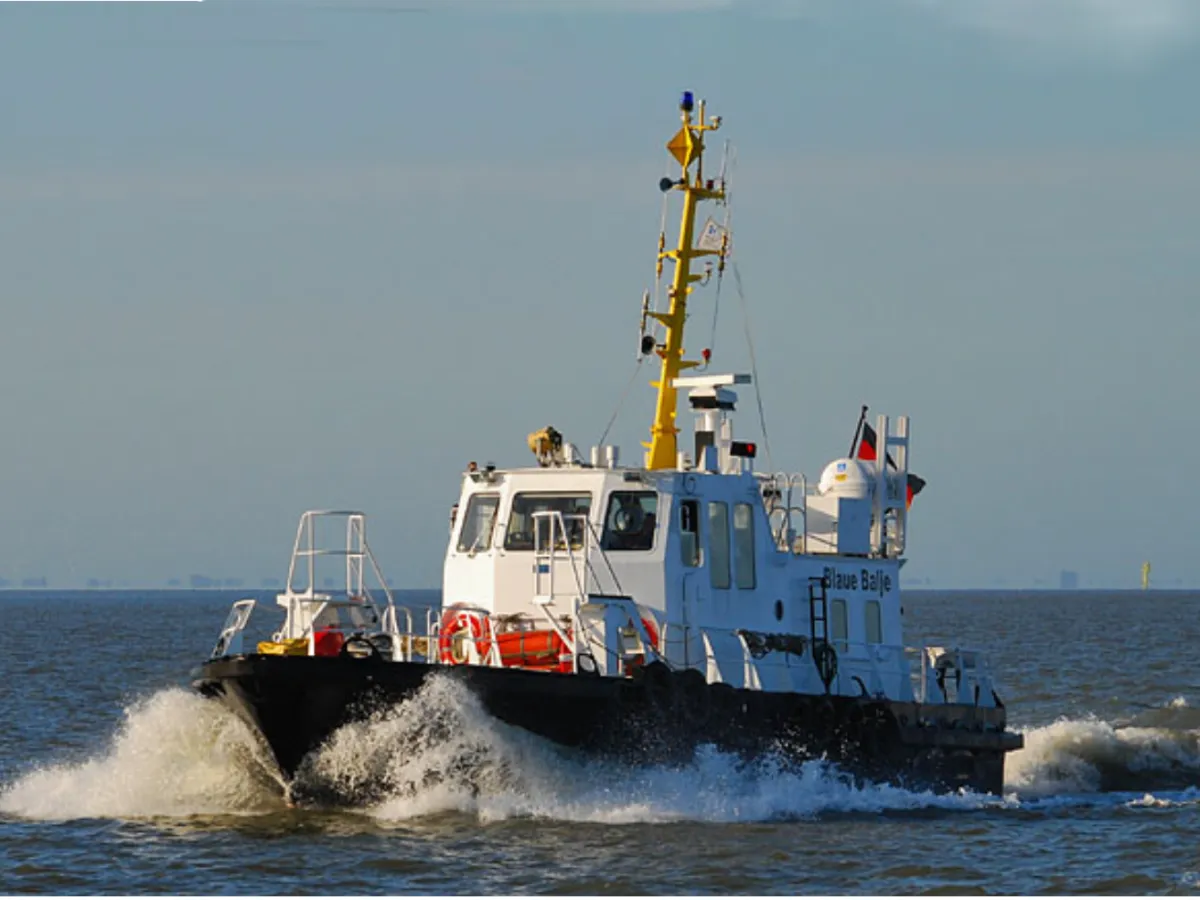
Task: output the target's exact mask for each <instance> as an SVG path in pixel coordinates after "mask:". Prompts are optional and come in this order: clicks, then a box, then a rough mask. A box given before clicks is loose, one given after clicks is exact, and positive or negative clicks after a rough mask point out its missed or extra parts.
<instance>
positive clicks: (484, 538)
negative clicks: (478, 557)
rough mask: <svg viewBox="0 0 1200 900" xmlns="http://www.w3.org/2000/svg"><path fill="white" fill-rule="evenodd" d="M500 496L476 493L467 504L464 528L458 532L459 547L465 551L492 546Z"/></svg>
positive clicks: (485, 548)
mask: <svg viewBox="0 0 1200 900" xmlns="http://www.w3.org/2000/svg"><path fill="white" fill-rule="evenodd" d="M499 507H500V498H499V497H498V496H497V495H495V494H476V495H475V496H473V497H472V498H471V502H470V503H468V504H467V514H466V515H465V516H463V523H462V530H461V531H460V532H459V533H458V549H459V551H460V552H463V553H470V552H472V551H476V550H487V549H488V548H489V547H491V546H492V529H494V528H495V527H496V510H497V509H498V508H499Z"/></svg>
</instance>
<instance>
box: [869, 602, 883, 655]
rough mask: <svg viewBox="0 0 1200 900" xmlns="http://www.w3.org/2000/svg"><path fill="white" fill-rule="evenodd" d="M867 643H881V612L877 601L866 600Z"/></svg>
mask: <svg viewBox="0 0 1200 900" xmlns="http://www.w3.org/2000/svg"><path fill="white" fill-rule="evenodd" d="M865 615H866V626H867V643H868V644H882V643H883V611H882V609H881V608H880V606H879V601H878V600H868V601H867V607H866V612H865Z"/></svg>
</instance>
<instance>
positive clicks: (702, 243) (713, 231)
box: [696, 216, 732, 256]
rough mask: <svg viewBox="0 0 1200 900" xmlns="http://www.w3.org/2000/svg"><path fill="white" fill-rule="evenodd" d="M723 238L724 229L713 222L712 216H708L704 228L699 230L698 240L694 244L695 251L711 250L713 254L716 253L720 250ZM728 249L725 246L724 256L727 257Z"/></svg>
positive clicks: (727, 246)
mask: <svg viewBox="0 0 1200 900" xmlns="http://www.w3.org/2000/svg"><path fill="white" fill-rule="evenodd" d="M724 237H725V229H724V228H722V227H721V226H720V225H718V224H717V223H716V222H715V221H713V218H712V216H709V217H708V221H707V222H705V223H704V227H703V228H702V229H700V240H699V241H697V242H696V249H697V250H711V251H712V252H713V253H718V252H720V250H721V240H722V239H723V238H724ZM730 243H732V242H730ZM729 249H730V247H729V245H726V247H725V255H726V256H729Z"/></svg>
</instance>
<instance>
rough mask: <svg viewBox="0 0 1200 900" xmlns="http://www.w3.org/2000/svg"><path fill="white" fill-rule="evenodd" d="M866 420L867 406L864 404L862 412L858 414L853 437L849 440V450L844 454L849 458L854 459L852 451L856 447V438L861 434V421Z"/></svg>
mask: <svg viewBox="0 0 1200 900" xmlns="http://www.w3.org/2000/svg"><path fill="white" fill-rule="evenodd" d="M865 421H867V407H866V406H865V405H864V406H863V408H862V412H860V413H859V414H858V424H857V425H855V426H854V439H853V440H851V441H850V452H849V453H848V454H846V455H847V456H848V457H850V459H854V451H855V449H856V448H857V447H858V439H859V437H860V436H861V435H862V427H863V422H865Z"/></svg>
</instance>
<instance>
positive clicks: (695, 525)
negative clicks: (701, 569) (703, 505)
mask: <svg viewBox="0 0 1200 900" xmlns="http://www.w3.org/2000/svg"><path fill="white" fill-rule="evenodd" d="M679 552H680V555H681V556H682V557H683V564H684V565H685V566H691V567H693V568H694V567H695V566H698V565H700V502H699V501H698V500H684V501H683V502H682V503H680V504H679Z"/></svg>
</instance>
